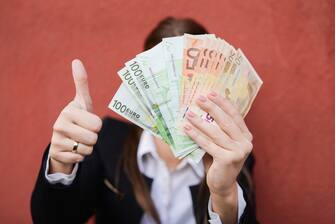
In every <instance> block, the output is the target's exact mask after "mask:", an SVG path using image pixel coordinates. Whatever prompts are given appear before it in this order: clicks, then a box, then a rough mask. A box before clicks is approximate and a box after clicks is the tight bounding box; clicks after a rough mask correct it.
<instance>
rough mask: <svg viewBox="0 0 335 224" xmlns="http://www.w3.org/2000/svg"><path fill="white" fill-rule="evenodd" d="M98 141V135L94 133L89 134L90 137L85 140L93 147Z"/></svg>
mask: <svg viewBox="0 0 335 224" xmlns="http://www.w3.org/2000/svg"><path fill="white" fill-rule="evenodd" d="M97 140H98V135H97V134H96V133H92V134H90V136H89V137H88V138H87V141H88V143H89V144H90V145H94V144H95V143H96V142H97Z"/></svg>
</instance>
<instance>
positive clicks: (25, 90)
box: [0, 0, 335, 224]
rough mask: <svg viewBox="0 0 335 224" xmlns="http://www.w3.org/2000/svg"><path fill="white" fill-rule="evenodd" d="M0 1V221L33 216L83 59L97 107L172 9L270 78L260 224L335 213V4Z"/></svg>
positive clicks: (262, 106) (260, 101)
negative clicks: (75, 67) (34, 194)
mask: <svg viewBox="0 0 335 224" xmlns="http://www.w3.org/2000/svg"><path fill="white" fill-rule="evenodd" d="M46 2H47V1H42V0H39V1H24V0H21V1H18V0H7V1H6V0H2V1H1V2H0V69H1V70H0V97H1V98H0V100H1V107H0V117H1V124H2V125H1V129H0V145H1V149H0V174H1V177H0V178H1V184H0V222H1V223H29V222H31V220H30V213H29V199H30V194H31V191H32V188H33V185H34V181H35V177H36V174H37V171H38V169H39V166H40V160H41V155H42V152H43V150H44V147H45V146H46V144H47V143H48V141H49V139H50V135H51V127H52V124H53V122H54V120H55V119H56V117H57V115H58V113H59V112H60V110H61V109H62V107H63V106H65V105H66V104H67V103H68V102H69V101H70V100H71V98H72V97H73V96H74V85H73V83H72V76H71V70H70V62H71V60H72V59H74V58H76V57H78V58H80V59H82V60H83V61H84V62H85V64H86V67H87V69H88V72H89V75H90V77H89V78H90V84H91V92H92V95H93V100H94V103H95V111H96V112H97V113H98V114H99V115H101V116H102V115H106V114H108V115H112V116H115V114H113V113H112V112H110V111H109V110H108V109H107V104H108V102H109V100H110V99H111V97H112V95H113V94H114V92H115V91H116V88H117V86H118V85H119V83H120V80H119V79H118V78H117V75H116V71H117V69H118V68H120V67H121V66H122V63H123V62H125V61H126V60H127V59H130V58H131V57H132V56H134V55H135V54H136V53H138V52H140V51H141V50H142V45H143V40H144V38H145V36H146V35H147V34H148V32H149V31H150V30H151V28H152V27H153V26H154V25H155V24H156V23H157V22H158V21H159V20H160V19H161V18H163V17H165V16H167V15H174V16H190V17H194V18H196V19H197V20H199V21H201V22H202V23H203V24H204V25H205V26H207V27H208V28H209V30H210V31H211V32H213V33H215V34H217V35H218V36H220V37H223V38H225V39H226V40H227V41H229V42H231V43H233V44H234V45H235V46H239V47H241V48H242V49H243V50H244V51H245V53H246V54H247V56H248V58H250V60H251V61H252V63H253V64H254V66H255V67H256V69H257V71H258V72H259V74H260V75H261V77H262V78H263V80H264V86H263V89H262V90H261V92H260V94H259V96H258V98H257V99H256V101H255V104H254V106H253V108H252V110H251V112H250V114H249V115H248V116H247V123H248V125H249V127H250V129H251V130H252V132H253V134H254V136H255V142H254V143H255V148H254V153H255V155H256V159H257V165H256V169H255V178H254V179H255V185H256V193H257V210H258V216H259V219H260V221H262V223H272V224H276V223H278V224H282V223H299V224H300V223H301V224H302V223H303V224H306V223H334V221H335V213H334V211H335V181H334V176H335V156H334V150H335V142H334V137H333V136H334V133H335V122H334V121H335V120H334V117H333V116H332V115H333V114H334V113H335V103H334V102H335V100H334V92H333V91H334V88H335V76H334V75H335V73H334V67H335V63H334V52H335V47H334V46H335V43H334V35H335V32H334V27H335V24H334V20H335V16H334V11H335V8H334V4H333V3H334V1H332V2H331V1H330V0H329V1H328V2H327V1H320V0H315V1H306V0H300V1H299V0H284V1H277V0H267V1H261V0H258V1H237V0H235V1H226V0H224V1H186V0H179V1H176V2H174V3H171V2H172V1H167V0H165V1H160V3H159V4H157V2H158V1H149V0H142V1H83V0H80V1H79V0H77V1H65V0H63V1H49V3H46Z"/></svg>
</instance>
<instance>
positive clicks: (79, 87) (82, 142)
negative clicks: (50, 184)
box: [49, 59, 102, 174]
mask: <svg viewBox="0 0 335 224" xmlns="http://www.w3.org/2000/svg"><path fill="white" fill-rule="evenodd" d="M72 74H73V80H74V84H75V87H76V95H75V97H74V99H73V100H72V101H71V102H70V103H69V104H68V105H67V106H66V107H65V108H64V109H63V110H62V112H61V113H60V114H59V116H58V118H57V120H56V122H55V123H54V125H53V133H52V138H51V144H50V150H49V155H50V168H49V173H56V172H61V173H65V174H69V173H71V171H72V169H73V165H74V164H75V163H78V162H81V161H82V160H83V159H84V157H85V156H87V155H90V154H91V153H92V151H93V146H94V145H95V143H96V142H97V139H98V134H97V133H98V132H99V131H100V129H101V126H102V121H101V119H100V118H99V117H98V116H97V115H95V114H93V112H92V111H93V108H92V99H91V96H90V92H89V88H88V80H87V73H86V70H85V68H84V66H83V64H82V63H81V61H80V60H78V59H76V60H73V61H72Z"/></svg>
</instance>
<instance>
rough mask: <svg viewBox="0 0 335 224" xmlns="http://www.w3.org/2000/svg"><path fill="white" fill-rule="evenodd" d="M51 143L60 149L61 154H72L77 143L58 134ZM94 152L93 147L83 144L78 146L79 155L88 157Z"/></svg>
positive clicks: (55, 134) (54, 135)
mask: <svg viewBox="0 0 335 224" xmlns="http://www.w3.org/2000/svg"><path fill="white" fill-rule="evenodd" d="M51 143H52V145H53V146H55V147H57V148H58V149H60V151H59V152H72V150H73V146H74V144H75V141H74V140H72V139H70V138H67V137H65V136H63V135H61V134H59V133H57V132H56V133H54V134H53V136H52V139H51ZM92 151H93V146H88V145H85V144H83V143H79V144H78V148H77V153H79V154H81V155H83V156H86V155H90V154H91V153H92Z"/></svg>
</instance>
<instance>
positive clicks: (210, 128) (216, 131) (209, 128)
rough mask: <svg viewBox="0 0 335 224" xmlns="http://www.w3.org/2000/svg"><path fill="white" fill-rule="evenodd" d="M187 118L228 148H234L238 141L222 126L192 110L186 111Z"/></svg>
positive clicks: (217, 142)
mask: <svg viewBox="0 0 335 224" xmlns="http://www.w3.org/2000/svg"><path fill="white" fill-rule="evenodd" d="M186 118H187V120H188V121H189V122H190V123H191V124H192V125H193V126H194V127H196V128H197V129H198V130H199V131H201V132H203V133H204V134H205V135H206V136H208V137H209V138H210V139H211V140H213V142H214V143H215V144H217V145H218V146H221V147H223V148H225V149H227V150H234V148H236V143H235V142H234V141H233V140H232V139H231V138H230V137H229V136H228V135H227V134H226V133H224V132H223V131H222V130H221V128H220V127H219V126H217V125H214V124H213V123H209V122H207V121H205V120H204V119H202V118H201V117H199V116H197V115H196V114H195V113H193V112H192V111H191V110H189V111H188V112H187V113H186Z"/></svg>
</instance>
